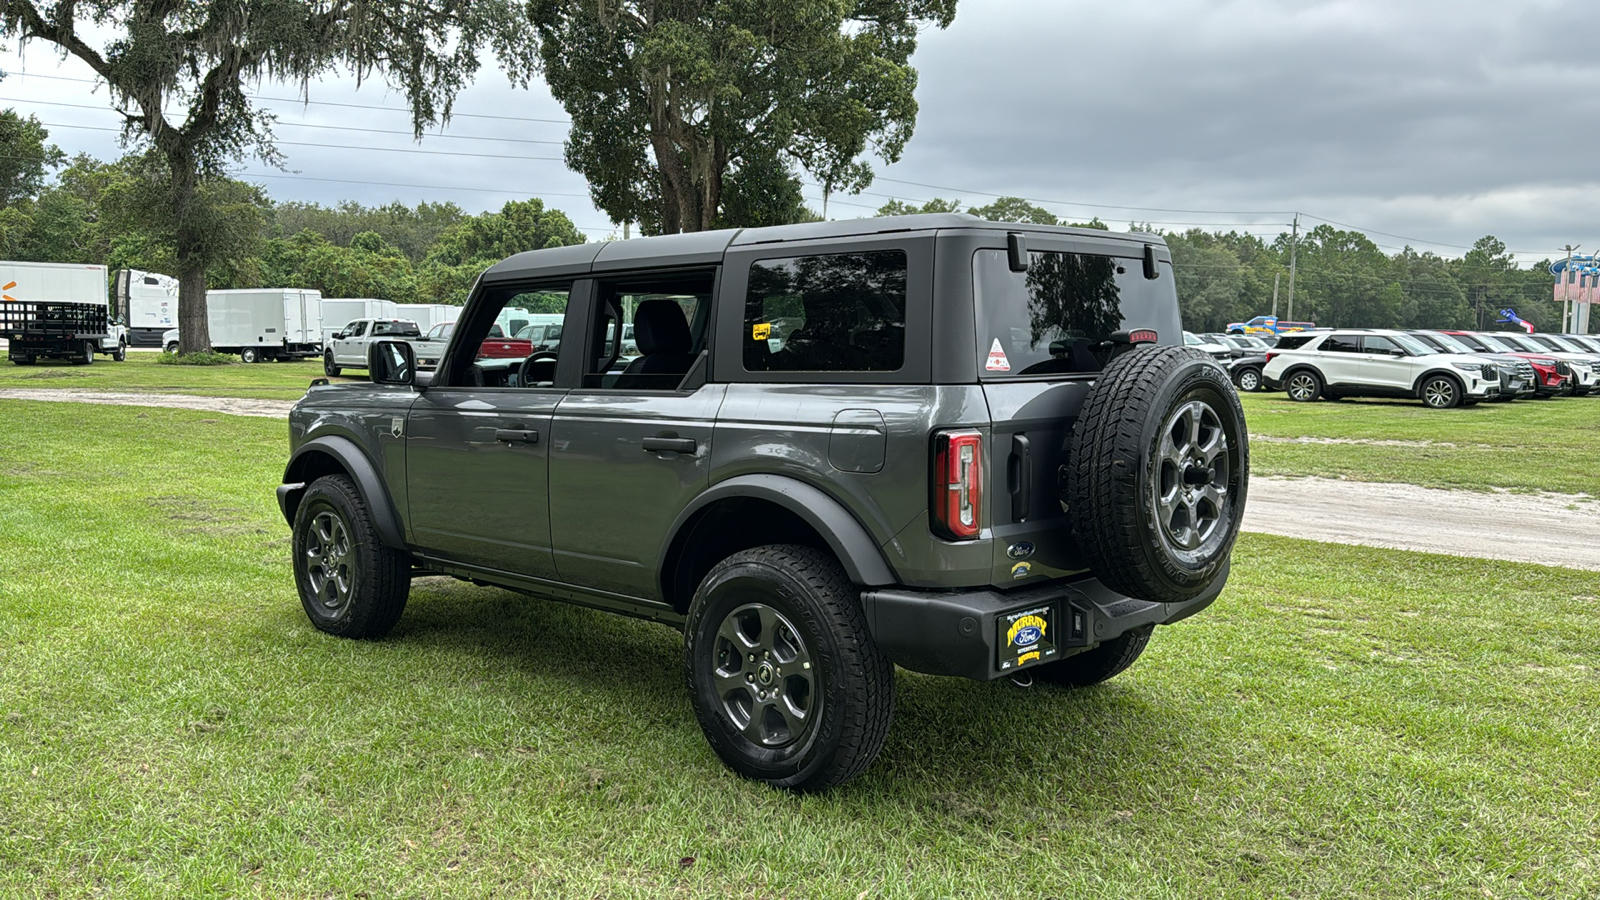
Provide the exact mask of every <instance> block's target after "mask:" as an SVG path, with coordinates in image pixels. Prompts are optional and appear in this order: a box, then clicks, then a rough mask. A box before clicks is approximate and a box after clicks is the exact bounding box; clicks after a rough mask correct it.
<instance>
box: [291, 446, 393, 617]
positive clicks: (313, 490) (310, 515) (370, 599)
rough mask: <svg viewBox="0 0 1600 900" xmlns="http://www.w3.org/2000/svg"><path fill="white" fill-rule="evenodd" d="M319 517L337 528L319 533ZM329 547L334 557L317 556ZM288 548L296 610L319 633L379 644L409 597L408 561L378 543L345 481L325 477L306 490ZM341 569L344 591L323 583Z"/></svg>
mask: <svg viewBox="0 0 1600 900" xmlns="http://www.w3.org/2000/svg"><path fill="white" fill-rule="evenodd" d="M325 516H329V517H333V518H334V519H336V520H337V522H338V525H339V526H340V528H339V529H327V528H324V527H322V526H323V525H325V523H326V519H324V517H325ZM341 530H342V536H343V538H344V541H343V546H340V541H339V538H340V536H341V535H340V531H341ZM330 532H332V533H330ZM330 544H331V545H332V547H331V549H332V550H333V551H337V552H331V553H321V552H319V548H321V547H324V546H328V545H330ZM293 546H294V583H295V588H296V589H297V590H298V591H299V593H300V605H301V606H302V607H304V608H305V611H306V617H307V618H309V619H310V620H311V624H313V625H315V626H316V627H317V628H318V629H319V630H321V631H325V632H327V633H328V634H334V635H338V636H340V637H347V638H380V637H383V636H384V635H386V634H388V633H389V630H390V629H392V628H393V627H394V625H395V623H396V622H398V621H399V620H400V614H401V613H402V612H404V611H405V608H406V597H407V595H408V594H409V593H410V592H411V560H410V558H409V557H408V556H407V555H406V554H404V553H402V552H400V551H398V550H394V549H392V548H390V547H388V546H386V545H385V544H384V543H383V540H382V539H381V538H379V537H378V530H377V527H376V526H375V525H374V524H373V521H372V511H371V510H370V509H369V508H368V507H367V504H366V503H365V502H364V501H363V500H362V499H361V494H360V492H359V491H357V490H356V485H355V482H353V481H351V480H350V479H349V478H348V477H346V476H344V475H325V476H323V477H321V478H318V479H317V480H316V481H313V482H312V483H311V486H310V487H308V488H306V492H305V494H304V496H302V497H301V498H300V506H299V508H298V509H296V510H295V516H294V544H293ZM341 568H342V569H344V570H347V571H346V572H345V577H346V578H347V579H348V590H343V589H342V585H341V584H340V583H339V581H338V580H337V579H336V578H333V577H329V575H330V571H333V572H336V571H339V570H340V569H341ZM318 569H320V570H321V572H322V574H323V576H324V578H325V579H326V580H325V581H323V582H322V583H321V584H319V583H318V581H319V580H318V579H317V578H316V577H315V572H316V571H317V570H318ZM330 585H331V587H332V591H331V592H330V591H329V587H330Z"/></svg>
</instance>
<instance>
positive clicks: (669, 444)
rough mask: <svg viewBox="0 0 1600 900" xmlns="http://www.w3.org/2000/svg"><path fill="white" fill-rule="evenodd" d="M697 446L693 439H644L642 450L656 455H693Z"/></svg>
mask: <svg viewBox="0 0 1600 900" xmlns="http://www.w3.org/2000/svg"><path fill="white" fill-rule="evenodd" d="M698 446H699V445H698V444H696V443H695V442H694V438H680V437H647V438H645V439H644V449H645V450H647V451H651V452H658V453H693V452H694V451H695V448H696V447H698Z"/></svg>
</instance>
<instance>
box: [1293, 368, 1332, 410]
mask: <svg viewBox="0 0 1600 900" xmlns="http://www.w3.org/2000/svg"><path fill="white" fill-rule="evenodd" d="M1322 391H1323V385H1322V376H1321V375H1318V374H1317V373H1316V372H1313V371H1311V370H1310V369H1297V370H1295V371H1293V372H1290V373H1289V375H1288V377H1286V378H1284V379H1283V392H1284V393H1285V394H1287V395H1289V399H1290V400H1294V401H1295V402H1297V403H1311V402H1312V401H1314V400H1316V399H1317V398H1319V397H1321V396H1322Z"/></svg>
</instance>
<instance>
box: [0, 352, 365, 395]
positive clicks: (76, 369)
mask: <svg viewBox="0 0 1600 900" xmlns="http://www.w3.org/2000/svg"><path fill="white" fill-rule="evenodd" d="M160 358H161V355H160V354H158V353H129V354H128V358H127V360H126V361H125V362H120V363H119V362H112V361H111V360H110V358H109V357H103V356H97V357H95V362H94V364H93V365H89V366H75V365H72V364H71V363H67V362H60V361H55V360H41V361H39V362H37V363H35V364H33V365H31V366H18V365H13V364H12V363H11V361H10V357H5V358H3V359H0V388H33V389H42V388H75V389H78V390H86V391H153V392H161V393H172V394H197V395H199V396H202V397H250V398H254V399H261V400H298V399H300V397H301V395H303V394H305V392H306V386H307V385H309V384H310V383H311V379H313V378H321V377H323V375H322V361H321V360H302V361H299V362H276V363H258V364H256V365H249V366H247V365H244V364H243V363H238V364H235V365H226V366H163V365H159V364H158V360H159V359H160ZM356 374H357V377H356V378H354V379H348V380H354V381H365V380H366V379H365V378H364V377H361V376H364V375H365V374H366V373H364V372H357V373H356ZM333 380H335V381H343V380H347V379H344V378H342V377H341V378H336V379H333Z"/></svg>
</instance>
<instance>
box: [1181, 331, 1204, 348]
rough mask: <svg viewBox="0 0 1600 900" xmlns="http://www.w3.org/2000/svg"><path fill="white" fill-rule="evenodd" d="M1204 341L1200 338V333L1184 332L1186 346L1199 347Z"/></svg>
mask: <svg viewBox="0 0 1600 900" xmlns="http://www.w3.org/2000/svg"><path fill="white" fill-rule="evenodd" d="M1204 343H1205V341H1202V340H1200V335H1198V334H1191V333H1189V332H1187V331H1185V332H1184V333H1183V344H1184V346H1186V347H1197V346H1199V345H1201V344H1204Z"/></svg>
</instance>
